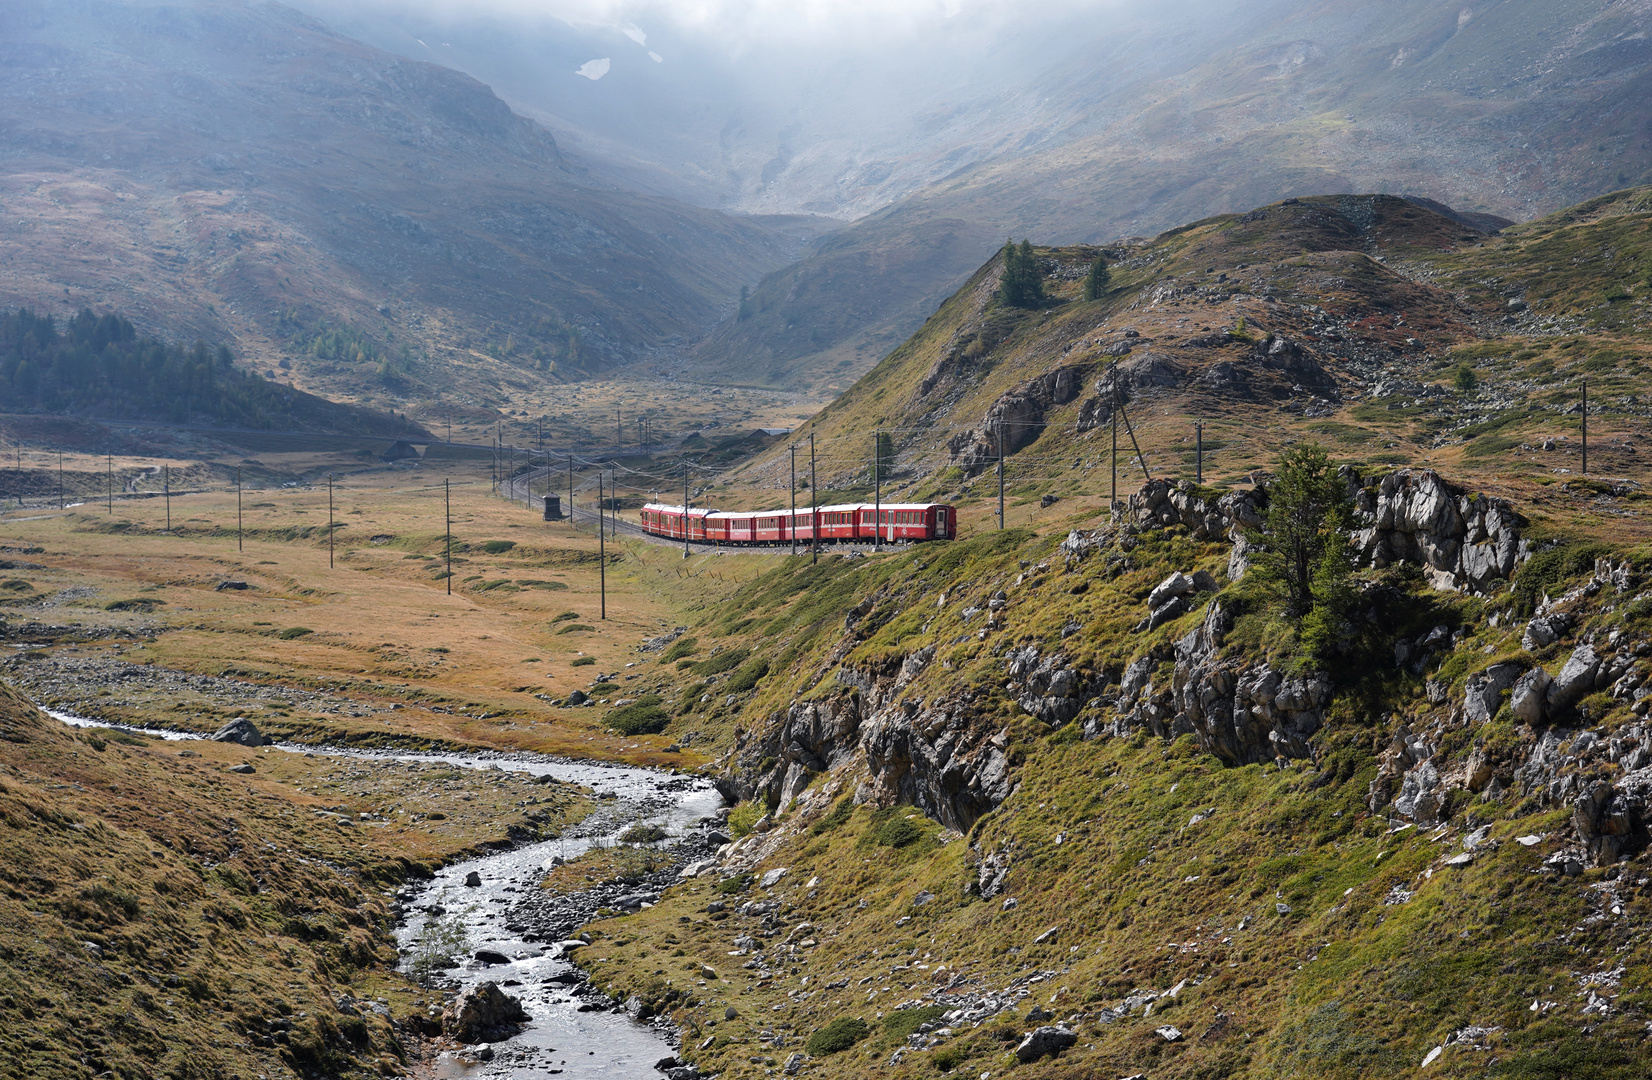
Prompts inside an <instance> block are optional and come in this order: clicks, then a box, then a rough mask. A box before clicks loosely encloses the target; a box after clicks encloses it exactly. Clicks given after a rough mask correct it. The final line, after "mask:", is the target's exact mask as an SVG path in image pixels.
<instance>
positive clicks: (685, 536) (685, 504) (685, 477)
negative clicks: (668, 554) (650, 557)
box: [683, 458, 688, 559]
mask: <svg viewBox="0 0 1652 1080" xmlns="http://www.w3.org/2000/svg"><path fill="white" fill-rule="evenodd" d="M683 558H685V559H686V558H688V459H687V458H684V459H683Z"/></svg>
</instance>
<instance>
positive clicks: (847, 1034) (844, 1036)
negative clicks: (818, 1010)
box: [803, 1016, 872, 1057]
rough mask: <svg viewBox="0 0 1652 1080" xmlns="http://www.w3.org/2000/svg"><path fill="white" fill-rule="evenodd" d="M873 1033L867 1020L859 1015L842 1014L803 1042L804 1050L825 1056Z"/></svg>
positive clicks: (812, 1055)
mask: <svg viewBox="0 0 1652 1080" xmlns="http://www.w3.org/2000/svg"><path fill="white" fill-rule="evenodd" d="M871 1033H872V1029H871V1028H870V1027H868V1026H867V1024H866V1021H864V1020H862V1019H861V1018H860V1017H858V1016H840V1017H838V1018H837V1019H836V1020H833V1021H832V1022H831V1023H829V1024H827V1025H826V1026H825V1027H823V1028H818V1029H816V1031H815V1033H814V1034H813V1035H810V1036H809V1041H808V1042H806V1043H804V1044H803V1050H804V1052H805V1053H807V1054H809V1055H810V1056H811V1057H824V1056H825V1055H827V1054H837V1053H841V1052H842V1051H844V1050H847V1049H849V1048H850V1047H851V1046H853V1045H855V1044H856V1043H858V1042H860V1040H862V1039H864V1038H866V1036H868V1035H870V1034H871Z"/></svg>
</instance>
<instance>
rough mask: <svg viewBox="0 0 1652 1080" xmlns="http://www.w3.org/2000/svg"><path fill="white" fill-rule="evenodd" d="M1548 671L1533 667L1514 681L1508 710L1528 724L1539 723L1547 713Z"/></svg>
mask: <svg viewBox="0 0 1652 1080" xmlns="http://www.w3.org/2000/svg"><path fill="white" fill-rule="evenodd" d="M1548 698H1549V673H1548V672H1547V671H1545V670H1544V669H1542V668H1540V667H1534V668H1532V669H1531V670H1530V671H1528V672H1526V673H1525V674H1524V675H1522V676H1520V678H1518V679H1516V680H1515V681H1514V687H1513V690H1512V692H1511V693H1510V694H1509V711H1510V712H1512V713H1514V715H1515V716H1517V717H1519V718H1520V719H1521V720H1524V721H1525V722H1526V723H1528V724H1540V723H1542V722H1543V717H1544V716H1545V715H1547V703H1548Z"/></svg>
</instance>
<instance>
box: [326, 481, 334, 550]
mask: <svg viewBox="0 0 1652 1080" xmlns="http://www.w3.org/2000/svg"><path fill="white" fill-rule="evenodd" d="M327 565H328V567H329V568H330V567H331V566H332V565H333V474H332V473H328V474H327Z"/></svg>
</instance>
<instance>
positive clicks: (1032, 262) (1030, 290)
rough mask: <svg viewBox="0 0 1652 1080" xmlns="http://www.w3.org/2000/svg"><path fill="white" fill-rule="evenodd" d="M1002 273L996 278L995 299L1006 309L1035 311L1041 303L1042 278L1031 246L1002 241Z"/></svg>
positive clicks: (1026, 242) (1042, 297)
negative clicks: (1015, 308)
mask: <svg viewBox="0 0 1652 1080" xmlns="http://www.w3.org/2000/svg"><path fill="white" fill-rule="evenodd" d="M1003 254H1004V272H1003V275H1002V276H1001V277H1000V278H999V279H998V300H999V302H1000V303H1002V304H1004V305H1005V306H1006V307H1018V308H1035V307H1041V306H1043V304H1044V302H1045V294H1044V275H1043V274H1041V273H1039V270H1038V259H1037V257H1036V256H1035V255H1034V254H1033V248H1032V243H1031V242H1030V241H1027V240H1022V241H1021V243H1020V244H1019V245H1017V244H1016V243H1015V241H1013V240H1006V241H1005V242H1004V252H1003Z"/></svg>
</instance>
